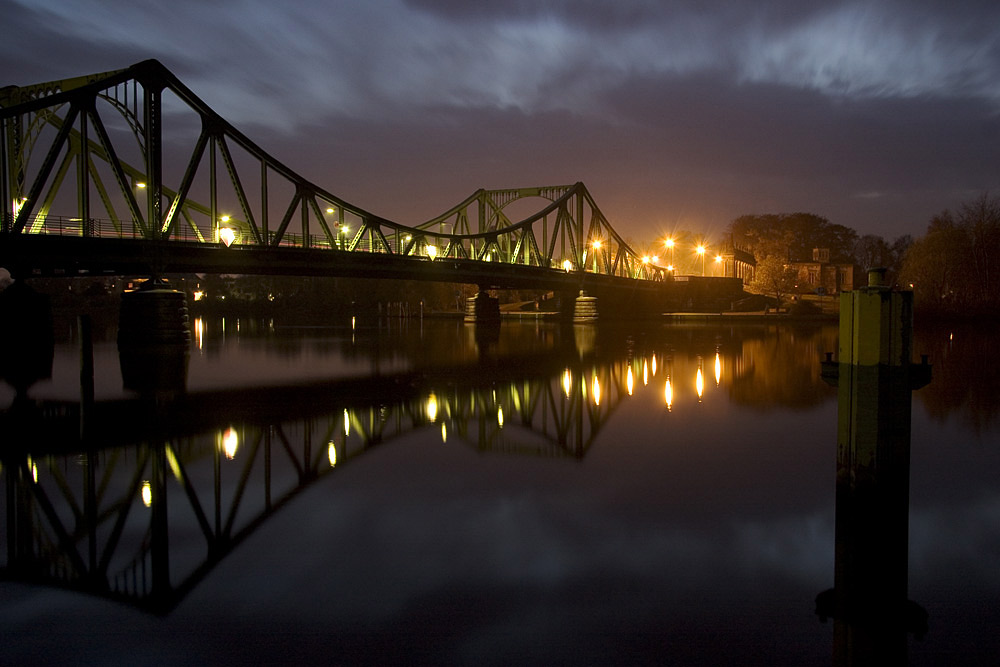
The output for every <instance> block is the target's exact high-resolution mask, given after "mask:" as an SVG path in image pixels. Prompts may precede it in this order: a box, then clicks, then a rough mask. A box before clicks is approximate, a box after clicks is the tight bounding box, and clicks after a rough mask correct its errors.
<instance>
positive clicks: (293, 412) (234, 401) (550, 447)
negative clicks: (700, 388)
mask: <svg viewBox="0 0 1000 667" xmlns="http://www.w3.org/2000/svg"><path fill="white" fill-rule="evenodd" d="M641 364H642V361H641V360H640V359H638V358H633V359H630V360H628V361H626V360H624V359H618V360H615V361H604V362H601V361H599V360H597V359H595V358H591V357H587V358H586V359H581V356H580V355H579V354H577V353H576V352H575V351H573V350H570V351H569V352H568V353H560V352H559V351H555V352H552V351H550V352H546V353H545V354H535V355H531V358H530V359H529V358H527V357H526V358H523V359H520V360H518V362H517V363H511V360H510V359H504V360H503V361H499V360H493V361H492V362H486V363H480V364H477V365H475V366H474V368H475V372H470V367H469V365H468V364H466V365H464V366H463V367H457V366H456V367H455V368H445V369H437V370H433V371H424V372H420V373H407V374H402V375H389V376H384V377H376V378H366V379H363V380H341V381H335V382H330V383H313V384H309V385H301V386H298V387H286V386H283V387H281V388H280V391H279V390H275V389H274V388H271V389H260V390H249V391H225V392H208V393H200V394H197V393H195V394H187V395H182V396H179V397H177V399H176V401H173V402H170V401H167V402H164V401H163V398H162V397H160V399H159V400H154V399H153V398H148V399H147V402H144V401H143V400H130V401H127V403H128V404H127V405H124V404H118V403H114V404H109V405H107V406H104V408H105V411H106V412H107V418H102V417H101V415H100V414H97V415H96V416H95V424H94V425H93V426H92V427H91V428H90V429H89V431H90V433H89V435H88V436H87V437H86V438H85V439H83V440H80V439H78V438H77V435H76V434H77V428H78V424H79V411H78V408H79V405H78V404H76V405H75V406H74V405H73V404H57V403H50V404H46V405H41V406H38V409H39V410H42V411H44V412H45V413H46V414H45V415H44V420H45V423H46V424H48V425H49V426H48V427H46V428H39V427H38V424H37V423H35V422H31V421H30V416H29V417H28V421H27V422H24V423H22V424H20V425H19V424H18V423H17V421H16V419H15V416H14V415H10V414H8V415H4V417H5V418H6V420H5V421H3V422H0V431H2V434H3V438H4V442H5V445H7V446H6V447H5V448H4V451H3V453H2V461H0V469H2V475H0V486H3V487H4V494H3V496H0V503H2V504H4V505H5V517H6V519H5V523H6V531H5V535H3V536H0V539H5V541H6V549H5V553H4V554H0V560H2V563H3V566H2V567H0V578H3V579H8V580H16V581H25V582H29V583H34V584H41V585H48V586H54V587H58V588H66V589H70V590H75V591H81V592H87V593H90V594H95V595H100V596H104V597H108V598H110V599H113V600H117V601H119V602H123V603H126V604H129V605H134V606H137V607H139V608H142V609H146V610H148V611H151V612H154V613H166V612H168V611H170V610H171V609H172V608H174V607H175V606H176V605H177V604H178V603H180V601H181V600H183V599H184V597H185V596H186V595H187V594H188V593H189V592H190V591H191V590H193V589H194V587H195V586H197V584H198V583H199V582H200V581H202V580H203V579H204V577H206V576H207V575H208V573H209V572H211V571H212V570H213V569H214V568H215V567H216V566H217V565H218V564H219V563H220V562H221V561H222V559H223V558H225V556H226V555H228V554H229V553H231V552H232V551H233V550H234V549H236V548H237V547H239V545H240V544H241V543H242V542H243V541H244V540H245V539H246V538H247V537H249V536H250V535H251V534H252V533H253V532H254V531H255V530H256V529H257V528H258V527H260V526H261V525H262V524H263V523H264V522H265V521H267V520H268V519H270V518H271V517H272V516H273V515H274V514H275V513H276V512H278V511H279V510H280V509H281V508H283V507H284V506H285V505H286V504H288V503H289V502H290V501H291V500H293V499H294V498H295V497H297V496H298V495H299V494H300V493H301V492H303V491H304V490H305V489H306V488H309V487H310V486H312V485H313V484H315V483H317V482H319V481H321V480H323V479H325V478H326V477H327V476H328V475H330V474H333V473H334V472H335V471H337V470H341V469H342V468H343V467H344V466H345V465H348V464H349V463H350V462H351V461H352V460H354V459H356V458H357V457H359V456H361V455H362V454H364V453H366V452H368V451H370V450H371V449H372V448H374V447H376V446H380V445H385V444H389V443H391V442H392V441H393V440H395V439H396V438H401V437H404V436H407V435H408V434H411V433H413V432H414V431H418V430H424V429H432V430H434V431H439V432H440V434H441V438H442V439H443V440H445V441H447V442H449V443H450V442H455V441H457V442H460V443H464V444H466V445H468V446H471V447H473V448H475V449H476V450H478V451H481V452H489V453H494V454H499V455H521V456H546V457H561V458H566V459H568V460H578V459H582V458H583V457H584V456H585V455H586V454H587V452H588V451H589V450H590V448H591V446H592V445H593V444H594V442H595V440H596V439H597V437H598V435H599V434H600V432H601V430H602V429H603V427H604V426H605V424H606V423H607V422H608V420H609V419H610V418H611V416H612V415H613V414H614V413H615V412H616V410H617V409H618V407H619V406H620V405H621V403H622V401H624V400H626V399H627V398H628V395H629V394H631V392H632V386H631V382H630V380H631V378H632V376H633V374H638V373H639V372H640V369H641V367H642V366H641ZM633 367H634V368H633ZM525 369H530V370H525ZM305 396H308V397H309V400H304V398H303V397H305ZM96 407H97V408H98V413H99V412H100V408H101V406H99V405H98V406H96ZM123 415H132V418H123ZM60 416H61V418H60ZM53 424H55V426H54V427H53V426H52V425H53ZM60 424H61V426H60ZM18 426H20V428H18ZM19 434H20V435H19ZM125 442H128V443H129V444H127V445H126V444H123V443H125ZM46 443H48V444H46ZM116 443H117V444H119V446H114V447H109V445H112V444H116ZM135 443H138V444H135ZM177 545H181V546H180V547H178V546H177ZM199 547H200V548H199Z"/></svg>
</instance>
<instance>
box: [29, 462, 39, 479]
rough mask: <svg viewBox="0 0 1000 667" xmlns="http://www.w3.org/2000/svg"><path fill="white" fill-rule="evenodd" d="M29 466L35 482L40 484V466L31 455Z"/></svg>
mask: <svg viewBox="0 0 1000 667" xmlns="http://www.w3.org/2000/svg"><path fill="white" fill-rule="evenodd" d="M28 467H29V468H30V469H31V479H32V480H34V482H35V484H38V466H37V465H36V464H35V462H34V461H33V460H32V459H31V457H30V456H29V457H28Z"/></svg>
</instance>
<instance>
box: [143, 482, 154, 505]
mask: <svg viewBox="0 0 1000 667" xmlns="http://www.w3.org/2000/svg"><path fill="white" fill-rule="evenodd" d="M141 497H142V504H143V505H145V506H146V507H152V506H153V485H152V484H150V482H149V480H148V479H147V480H145V481H143V483H142V492H141Z"/></svg>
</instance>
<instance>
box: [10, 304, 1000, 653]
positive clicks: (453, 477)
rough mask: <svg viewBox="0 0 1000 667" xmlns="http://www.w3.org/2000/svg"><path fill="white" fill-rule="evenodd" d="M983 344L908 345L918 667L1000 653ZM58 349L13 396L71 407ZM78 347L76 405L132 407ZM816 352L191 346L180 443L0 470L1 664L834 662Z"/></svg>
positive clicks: (976, 337) (307, 340)
mask: <svg viewBox="0 0 1000 667" xmlns="http://www.w3.org/2000/svg"><path fill="white" fill-rule="evenodd" d="M996 334H997V332H996V331H995V329H994V330H990V329H989V328H983V327H979V328H960V329H947V328H942V329H928V330H926V331H924V330H920V331H918V335H917V343H916V346H915V347H916V351H917V352H918V353H926V354H928V355H929V358H930V361H931V363H932V364H934V379H933V381H932V382H931V384H930V385H928V386H927V387H924V388H922V389H919V390H917V391H915V392H913V394H912V406H913V411H912V437H911V443H912V448H911V467H910V474H909V480H910V489H909V535H908V543H909V558H908V561H909V562H908V582H909V583H908V596H909V598H910V599H911V600H913V601H915V602H916V603H917V604H919V605H920V606H921V607H922V608H923V609H925V610H926V612H927V614H928V618H929V620H928V633H927V635H926V636H925V637H924V638H923V639H922V640H920V641H917V640H916V639H915V638H914V637H913V636H910V637H909V638H908V640H907V645H908V651H909V660H910V662H911V663H912V664H921V665H932V664H994V663H993V661H994V660H995V658H996V656H998V655H1000V639H998V638H997V633H996V631H995V629H996V627H997V621H998V620H1000V619H998V613H997V604H996V600H997V599H1000V568H998V567H997V565H998V562H1000V481H998V480H1000V474H998V473H1000V419H998V414H1000V372H998V371H997V370H996V369H995V368H994V367H993V365H992V363H991V362H990V358H991V353H992V352H993V344H994V341H995V340H996V339H997V338H996ZM74 337H75V333H74V332H70V331H67V332H66V338H67V340H66V342H65V343H60V344H59V345H57V349H56V355H55V359H54V366H53V377H52V379H51V380H50V381H45V382H40V383H38V384H36V385H35V387H33V388H32V391H31V396H32V398H34V399H36V400H38V401H49V402H53V401H72V400H76V399H77V398H78V396H79V384H78V378H79V350H78V346H77V344H76V343H75V341H74V340H73V338H74ZM96 338H97V343H96V345H95V350H94V356H95V365H96V370H95V393H96V397H97V399H98V401H99V402H100V401H110V400H118V399H123V400H125V399H128V400H131V403H127V404H123V407H122V408H121V409H122V410H133V411H134V410H140V411H141V410H149V407H148V406H149V405H151V404H154V403H155V401H156V400H157V399H156V397H154V396H145V397H138V396H137V395H136V394H135V392H132V391H129V390H125V389H123V387H122V379H121V378H122V376H121V372H120V370H119V360H118V353H117V348H116V346H115V344H114V341H113V336H111V335H109V331H107V330H102V329H101V328H100V327H97V335H96ZM836 345H837V331H836V327H835V326H790V325H789V326H767V327H765V326H754V325H745V326H737V327H709V326H662V325H659V324H643V325H636V326H634V327H632V328H606V327H602V328H599V329H594V328H585V327H559V326H558V325H549V324H535V323H530V324H529V323H523V324H518V323H510V322H505V323H504V324H503V326H502V327H501V329H500V331H499V333H494V334H489V333H483V332H482V331H480V332H476V331H475V330H474V329H473V328H472V327H467V326H465V325H462V324H460V323H454V322H443V321H431V320H425V321H424V322H423V323H422V324H421V323H420V322H418V321H409V322H400V321H398V320H394V321H392V322H388V323H387V322H383V323H381V324H380V325H379V324H376V323H369V324H364V323H358V324H357V325H356V326H355V328H351V327H340V328H320V327H316V328H296V327H283V326H281V325H280V323H273V322H248V321H236V320H226V321H225V322H223V321H220V320H199V321H197V322H196V327H195V337H194V340H193V341H192V349H191V354H190V362H189V370H188V374H187V388H188V391H189V393H190V394H191V395H193V396H195V399H194V400H195V401H200V402H199V403H198V405H199V406H200V408H199V410H200V412H201V413H202V414H200V416H199V419H197V420H188V419H186V418H185V417H184V416H183V415H170V416H169V419H168V421H169V423H170V429H167V430H164V429H162V428H160V429H155V428H153V427H152V426H151V425H150V427H149V428H148V429H147V428H146V427H145V426H146V425H145V424H143V423H140V424H139V426H136V427H135V430H134V431H133V432H130V433H129V434H126V435H125V436H124V437H125V439H127V440H128V439H130V440H129V442H128V444H126V445H125V446H122V447H104V448H102V449H101V450H100V451H99V452H97V453H95V454H92V455H90V456H89V457H85V456H82V455H80V453H79V452H71V453H69V454H63V455H48V454H46V453H44V452H37V451H36V452H34V453H33V454H32V455H31V457H30V458H28V457H26V456H25V455H20V454H19V455H17V456H14V455H8V454H4V459H3V476H2V484H3V485H4V491H5V492H4V495H3V499H2V500H0V502H3V503H4V505H5V512H4V513H3V514H2V515H0V521H3V522H4V530H3V532H2V534H0V539H2V540H3V541H4V546H5V548H4V550H3V554H2V555H0V559H2V563H3V565H4V573H5V575H6V580H5V581H3V582H0V663H3V664H41V663H62V664H65V663H88V664H110V663H118V662H124V661H126V660H127V661H129V662H136V661H141V662H143V663H147V664H183V665H207V664H222V663H226V664H240V663H246V664H260V663H316V664H400V663H402V664H416V663H420V664H428V663H430V664H476V665H482V664H486V665H512V664H548V665H551V664H696V665H698V664H769V665H774V664H788V665H802V664H829V663H830V661H831V655H832V651H833V644H834V631H833V622H832V621H828V622H826V623H821V622H820V620H819V618H818V617H817V615H816V613H815V602H814V600H815V597H816V595H817V594H818V593H820V592H821V591H824V590H826V589H829V588H831V587H832V586H833V584H834V565H835V563H834V561H835V531H834V526H835V514H836V503H835V475H836V462H837V461H836V457H837V453H836V450H837V447H836V445H837V421H838V400H837V390H836V389H835V388H833V387H830V386H828V385H827V384H826V383H824V382H823V381H822V379H821V378H820V360H821V359H822V358H823V354H824V353H825V352H827V351H831V352H832V351H835V350H836ZM262 386H263V387H270V389H268V390H266V391H258V390H256V388H258V387H262ZM226 390H246V391H231V392H229V391H226ZM206 392H207V393H206ZM199 397H202V398H199ZM12 400H13V393H12V392H11V391H10V390H9V389H8V388H7V387H6V385H3V387H2V389H0V407H3V406H9V405H10V403H11V401H12ZM160 400H163V397H161V399H160ZM144 406H145V407H144ZM143 414H145V413H143ZM150 414H152V413H150ZM171 429H172V430H173V431H174V432H168V431H170V430H171ZM98 437H99V438H106V439H107V442H111V441H113V440H117V439H120V438H122V437H123V436H122V434H120V433H117V434H112V433H110V432H109V431H105V432H102V434H100V435H99V436H98ZM18 444H19V445H20V446H21V447H27V445H26V444H25V443H23V442H22V443H18ZM86 470H94V471H96V472H95V475H94V480H95V485H94V487H93V488H94V489H95V491H94V494H93V495H92V496H91V500H89V501H88V500H87V498H88V496H87V494H86V493H85V491H84V489H85V484H84V481H83V480H84V479H85V471H86ZM158 471H159V472H158ZM27 475H32V476H34V477H37V481H35V480H34V479H32V480H31V481H30V482H29V481H27V480H26V476H27ZM158 475H159V476H158ZM157 480H160V481H157ZM151 487H152V492H150V490H149V489H150V488H151ZM150 493H152V494H153V496H154V497H155V498H156V499H157V501H156V502H155V503H154V502H151V500H150ZM144 495H145V500H144ZM88 502H89V503H90V504H89V505H88ZM88 507H94V508H96V509H94V510H93V511H89V510H88V509H87V508H88ZM157 508H159V509H157ZM88 514H89V515H90V516H91V517H92V520H91V521H90V522H89V523H88V521H87V520H86V517H87V516H88ZM88 526H90V527H89V528H88ZM15 528H16V529H15ZM91 528H92V529H93V530H92V531H91ZM897 528H898V527H897ZM903 530H905V526H903ZM89 531H90V532H89ZM90 534H93V535H94V539H93V540H91V539H90V538H89V537H88V535H90ZM904 534H905V533H904ZM26 535H30V536H27V537H26ZM15 545H16V548H15ZM91 545H93V546H91ZM18 550H20V551H21V552H24V553H29V554H30V557H27V556H18V555H17V553H18ZM88 563H91V565H88ZM164 563H167V565H165V566H164ZM901 567H902V568H903V569H906V568H907V564H906V563H902V564H901ZM81 571H89V572H90V573H91V576H90V579H89V580H88V579H87V578H86V577H82V576H81V575H80V572H81ZM26 580H30V581H32V582H34V583H27V582H26ZM59 582H62V583H61V584H60V583H59ZM68 585H71V586H77V587H79V588H84V589H87V590H88V591H89V592H77V591H71V590H66V589H65V588H62V587H60V586H68Z"/></svg>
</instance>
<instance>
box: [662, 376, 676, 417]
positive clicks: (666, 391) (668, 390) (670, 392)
mask: <svg viewBox="0 0 1000 667" xmlns="http://www.w3.org/2000/svg"><path fill="white" fill-rule="evenodd" d="M663 400H664V401H666V403H667V412H669V411H670V409H671V408H672V407H673V404H674V389H673V387H671V386H670V376H669V375H668V376H667V383H666V384H665V385H664V387H663Z"/></svg>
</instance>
